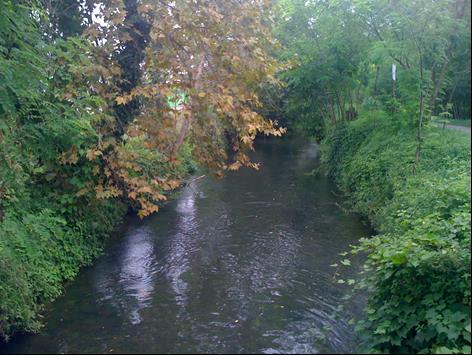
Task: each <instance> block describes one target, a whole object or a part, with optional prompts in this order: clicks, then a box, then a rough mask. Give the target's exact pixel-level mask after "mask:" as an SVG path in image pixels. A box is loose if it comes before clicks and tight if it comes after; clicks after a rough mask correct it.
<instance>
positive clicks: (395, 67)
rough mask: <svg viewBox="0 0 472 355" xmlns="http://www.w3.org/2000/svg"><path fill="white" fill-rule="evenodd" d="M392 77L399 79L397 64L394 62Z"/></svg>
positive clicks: (394, 79)
mask: <svg viewBox="0 0 472 355" xmlns="http://www.w3.org/2000/svg"><path fill="white" fill-rule="evenodd" d="M392 79H393V81H396V80H397V66H396V65H395V64H392Z"/></svg>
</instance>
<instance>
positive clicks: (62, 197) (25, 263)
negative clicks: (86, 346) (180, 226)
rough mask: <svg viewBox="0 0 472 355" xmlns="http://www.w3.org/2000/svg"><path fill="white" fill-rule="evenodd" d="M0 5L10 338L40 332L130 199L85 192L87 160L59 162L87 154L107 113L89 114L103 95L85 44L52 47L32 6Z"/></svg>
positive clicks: (1, 311)
mask: <svg viewBox="0 0 472 355" xmlns="http://www.w3.org/2000/svg"><path fill="white" fill-rule="evenodd" d="M0 7H1V10H0V176H1V178H0V222H1V223H0V336H1V337H7V336H8V335H9V334H11V333H12V332H14V331H17V330H24V331H36V330H38V329H39V326H40V322H39V321H38V312H39V311H40V310H41V308H42V305H43V304H44V303H45V302H47V301H50V300H51V299H54V298H55V297H57V296H58V295H59V294H60V293H61V290H62V284H63V281H64V280H68V279H71V278H73V277H74V276H75V274H76V273H77V272H78V270H79V268H80V267H81V266H82V265H85V264H88V263H90V262H91V260H92V259H93V258H94V257H95V256H96V255H97V254H98V253H99V252H100V250H101V248H102V246H103V242H104V240H105V237H106V236H107V235H108V234H109V233H110V232H111V230H112V229H113V227H114V226H115V224H116V222H117V221H118V220H119V218H120V217H121V215H122V214H123V212H124V205H123V204H122V203H121V202H118V201H113V200H96V199H94V198H92V197H91V196H90V195H89V196H87V195H86V194H80V193H78V191H80V190H81V189H83V188H84V187H85V186H86V185H87V184H88V183H89V182H90V180H93V179H95V178H96V177H93V176H92V174H91V173H90V172H91V169H92V167H91V164H90V162H88V161H87V160H86V159H82V160H81V161H80V162H76V163H75V164H64V163H62V162H61V160H60V159H58V158H59V156H60V152H64V151H67V150H68V149H70V147H72V146H75V147H78V149H79V150H80V151H82V152H85V150H86V148H87V146H89V145H90V144H92V143H93V142H94V141H95V140H96V139H98V134H97V133H96V131H95V130H94V125H97V124H99V122H100V121H101V120H102V119H104V117H102V116H101V115H100V114H99V113H98V112H93V111H91V108H99V107H100V106H101V105H102V101H101V100H100V99H99V98H98V97H97V96H94V95H92V94H90V93H88V92H87V85H88V83H87V78H86V75H84V74H81V71H82V69H83V68H84V67H85V66H86V65H88V61H89V58H88V57H87V56H86V53H87V51H88V48H87V45H86V44H85V43H84V42H83V41H81V40H79V39H70V40H59V41H57V43H55V45H48V44H47V43H46V42H45V41H43V39H42V38H41V35H40V31H39V29H38V27H37V26H36V24H35V23H34V21H33V20H32V19H31V18H30V17H29V15H28V14H29V9H28V8H26V7H21V6H12V5H11V4H9V3H3V2H2V4H1V5H0ZM73 90H74V91H73ZM65 91H66V92H68V93H69V94H70V97H69V98H64V97H63V96H62V95H63V93H64V92H65ZM97 111H98V110H97ZM64 122H67V123H68V124H64ZM83 154H85V153H83Z"/></svg>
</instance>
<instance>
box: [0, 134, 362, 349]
mask: <svg viewBox="0 0 472 355" xmlns="http://www.w3.org/2000/svg"><path fill="white" fill-rule="evenodd" d="M253 158H254V160H256V161H259V162H261V163H262V164H261V170H260V171H254V170H249V169H242V170H240V171H238V172H232V173H228V174H227V176H225V177H224V178H223V179H220V180H215V179H212V178H209V177H205V178H201V179H197V180H195V181H194V182H192V183H190V184H188V185H187V186H186V187H184V188H183V189H182V190H181V191H180V193H179V195H178V196H177V197H176V198H175V199H174V200H173V201H171V202H169V203H168V204H167V205H166V206H165V207H164V208H163V209H162V210H161V211H160V212H159V213H158V214H156V215H155V216H152V217H150V218H147V219H145V220H143V221H140V220H139V219H137V218H128V219H127V220H126V223H125V225H124V226H123V227H122V228H121V229H120V230H119V231H118V232H117V233H116V235H115V236H113V238H111V239H110V242H109V243H108V246H107V248H106V250H105V253H104V255H103V256H102V257H101V258H99V259H98V260H97V261H96V262H95V264H94V265H93V266H91V267H88V268H85V269H83V270H82V271H81V273H80V274H79V275H78V277H77V278H76V279H75V280H74V281H73V282H71V283H70V284H69V285H67V287H66V290H65V292H64V295H63V296H61V297H60V298H59V299H57V300H56V301H55V302H54V303H52V304H51V305H50V306H49V307H48V309H47V312H46V313H45V314H46V315H45V318H44V321H45V324H46V326H45V328H44V329H43V331H42V332H41V334H39V335H27V336H19V337H16V338H15V339H13V340H12V341H11V342H10V343H9V344H8V345H6V346H4V347H3V348H2V349H1V350H0V352H4V353H77V352H81V353H95V352H96V353H316V352H323V353H346V352H353V351H355V341H354V338H355V337H354V332H353V330H352V326H350V325H349V324H348V321H349V319H350V318H351V317H352V316H353V315H355V314H358V313H359V310H360V308H361V306H362V300H361V299H360V297H357V298H355V299H354V300H351V301H349V302H344V301H343V296H345V295H346V294H347V293H348V292H349V287H347V286H345V285H341V284H338V283H336V282H334V281H333V274H334V268H333V267H330V265H331V264H333V263H336V262H338V261H339V260H340V259H341V258H342V257H340V256H339V253H341V252H343V251H345V250H347V249H348V247H349V245H350V244H354V243H356V242H357V241H358V239H359V238H361V237H365V236H368V235H369V234H370V230H369V228H368V227H367V226H365V225H364V224H363V223H362V222H361V220H360V218H359V217H357V216H355V215H349V214H346V213H345V212H343V210H342V209H341V208H340V207H339V204H342V197H341V196H340V195H339V193H337V192H336V191H337V190H336V187H335V186H334V184H333V182H331V181H330V180H329V179H328V178H326V177H323V176H317V177H315V176H310V175H307V173H309V172H310V171H312V170H313V168H315V167H316V166H317V165H318V160H319V157H318V146H317V145H316V144H315V143H311V142H306V141H300V140H294V139H261V140H260V141H258V143H257V145H256V152H255V153H254V155H253ZM358 271H359V261H357V262H354V263H353V266H352V268H351V269H350V270H348V271H346V272H345V274H344V275H343V276H344V277H345V278H352V277H355V275H356V273H357V272H358ZM342 303H346V304H347V305H346V307H345V308H344V309H338V306H339V305H340V304H342Z"/></svg>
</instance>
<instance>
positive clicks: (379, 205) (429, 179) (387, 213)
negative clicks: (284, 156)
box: [322, 116, 471, 353]
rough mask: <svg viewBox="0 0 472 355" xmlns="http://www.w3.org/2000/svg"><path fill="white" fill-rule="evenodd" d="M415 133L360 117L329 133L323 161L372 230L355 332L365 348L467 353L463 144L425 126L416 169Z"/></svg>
mask: <svg viewBox="0 0 472 355" xmlns="http://www.w3.org/2000/svg"><path fill="white" fill-rule="evenodd" d="M415 147H416V140H415V129H414V127H410V126H409V125H408V124H406V123H402V121H401V120H399V119H398V120H397V119H392V118H390V119H388V118H386V117H381V118H375V117H372V116H371V117H365V118H364V119H360V120H358V121H356V122H352V123H350V124H348V125H346V126H345V127H342V128H340V129H337V130H334V131H332V132H330V133H329V134H328V136H327V138H326V139H325V141H324V143H323V147H322V148H323V156H322V157H323V158H322V159H323V163H324V165H325V167H326V168H327V171H328V173H330V174H331V175H333V176H334V177H335V179H336V181H337V182H338V184H339V186H340V187H341V189H342V190H343V191H344V192H346V193H347V194H348V195H349V196H350V197H351V199H350V200H351V202H352V204H353V207H354V208H355V209H356V210H357V211H359V212H361V213H362V214H364V215H366V216H368V217H369V219H370V220H371V221H372V223H373V225H374V226H375V227H376V229H377V230H378V231H379V234H378V235H376V236H374V237H372V238H370V239H363V240H361V242H360V244H359V245H358V246H356V247H354V248H353V249H352V250H351V253H352V254H357V253H366V254H367V258H366V262H365V264H364V270H363V272H362V278H361V281H360V282H359V284H358V286H357V287H358V288H360V289H364V290H366V292H367V295H368V301H367V306H366V309H365V317H364V319H363V320H361V321H359V323H358V329H359V330H360V332H361V334H362V335H363V340H364V345H365V347H366V348H368V349H369V350H370V351H374V352H387V353H388V352H391V353H398V352H400V353H430V352H434V353H443V352H450V353H462V352H466V353H470V330H471V329H470V320H471V314H470V304H471V301H470V299H471V297H470V233H471V227H470V223H471V217H470V216H471V215H470V212H471V209H470V197H471V193H470V183H471V181H470V140H469V137H467V136H465V135H461V134H458V133H456V132H452V131H441V130H439V129H436V128H427V129H426V133H425V140H424V144H423V148H422V160H421V162H420V164H419V166H417V167H415V166H414V165H415V164H414V159H415Z"/></svg>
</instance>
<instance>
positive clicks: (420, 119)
mask: <svg viewBox="0 0 472 355" xmlns="http://www.w3.org/2000/svg"><path fill="white" fill-rule="evenodd" d="M423 110H424V95H423V56H422V54H421V53H420V109H419V113H418V130H417V136H416V139H417V145H416V158H415V168H416V167H417V166H418V164H419V162H420V160H421V143H422V139H423V138H422V136H421V133H422V126H423Z"/></svg>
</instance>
